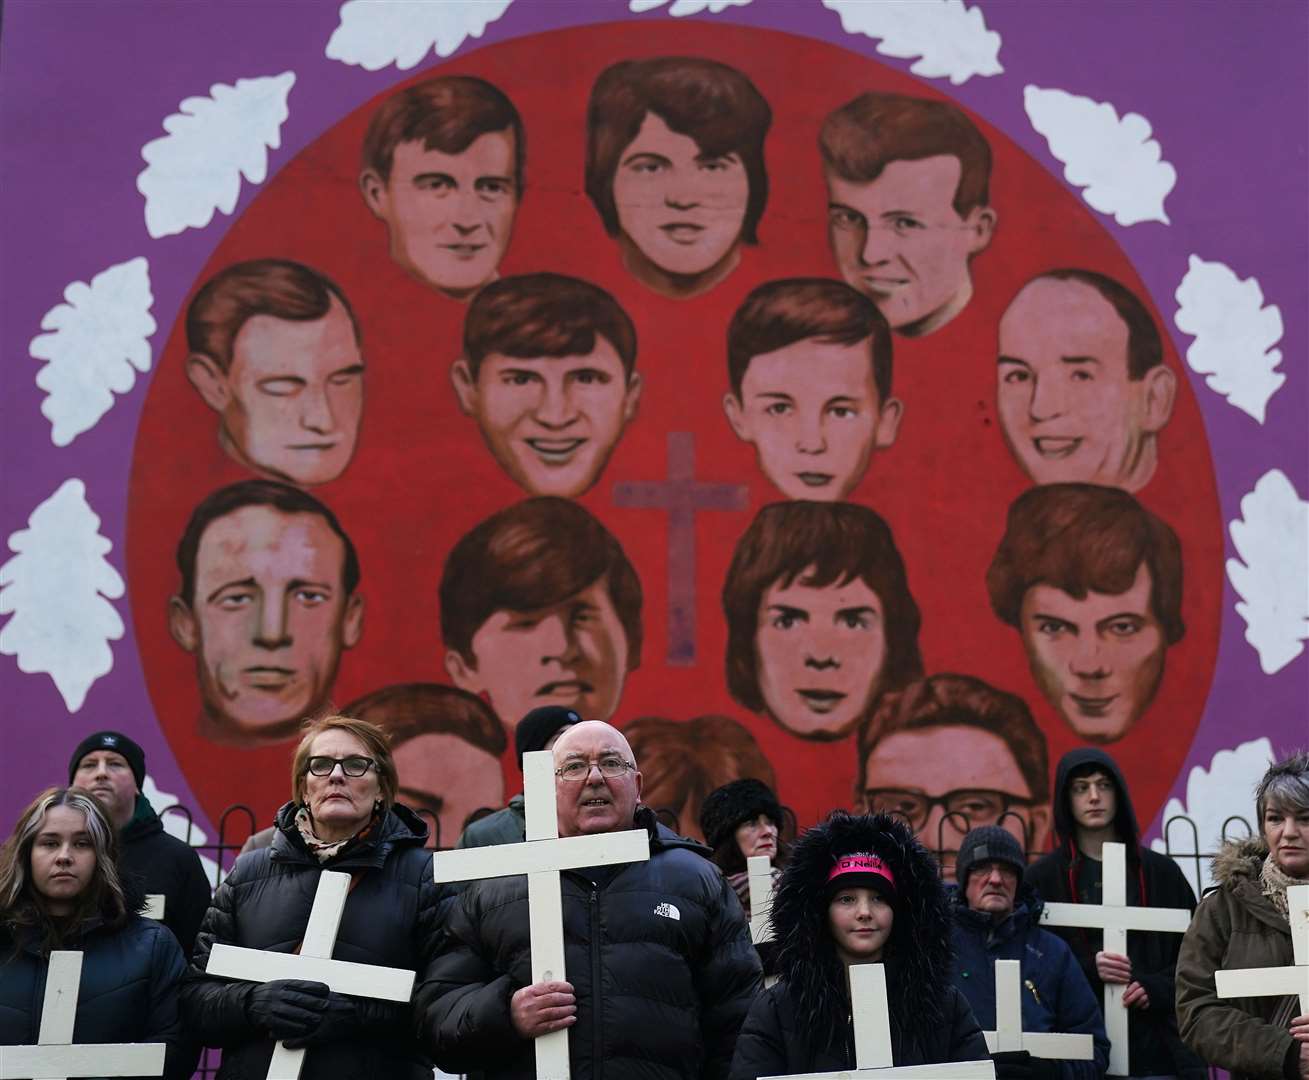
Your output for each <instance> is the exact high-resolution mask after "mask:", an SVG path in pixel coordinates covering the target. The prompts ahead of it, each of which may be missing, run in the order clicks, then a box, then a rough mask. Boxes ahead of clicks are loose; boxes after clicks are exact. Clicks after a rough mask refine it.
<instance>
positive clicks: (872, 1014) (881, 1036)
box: [760, 964, 995, 1080]
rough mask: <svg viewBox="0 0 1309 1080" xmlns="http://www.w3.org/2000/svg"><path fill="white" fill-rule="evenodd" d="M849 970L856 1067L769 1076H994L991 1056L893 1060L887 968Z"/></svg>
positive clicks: (855, 1079) (882, 1079)
mask: <svg viewBox="0 0 1309 1080" xmlns="http://www.w3.org/2000/svg"><path fill="white" fill-rule="evenodd" d="M849 970H850V1011H851V1012H852V1013H853V1014H854V1060H855V1067H854V1068H853V1069H842V1070H840V1071H839V1072H824V1073H796V1074H794V1075H791V1076H779V1077H775V1078H770V1080H900V1078H901V1077H905V1078H915V1080H916V1078H918V1077H939V1078H941V1080H973V1078H974V1077H992V1078H993V1077H994V1076H995V1064H994V1062H992V1061H991V1060H990V1059H989V1058H988V1059H987V1060H985V1061H943V1062H941V1063H940V1064H938V1065H899V1066H897V1065H895V1064H894V1063H893V1062H892V1060H891V1022H890V1019H889V1017H890V1013H889V1012H888V1011H887V1004H886V968H885V966H883V965H882V964H859V965H856V966H855V967H852V968H850V969H849ZM760 1080H762V1078H760Z"/></svg>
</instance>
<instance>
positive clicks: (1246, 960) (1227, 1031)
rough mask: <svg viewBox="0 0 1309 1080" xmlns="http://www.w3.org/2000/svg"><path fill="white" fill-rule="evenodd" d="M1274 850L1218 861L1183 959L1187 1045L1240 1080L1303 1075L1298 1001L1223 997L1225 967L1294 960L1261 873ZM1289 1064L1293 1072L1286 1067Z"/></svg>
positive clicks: (1180, 983) (1257, 843)
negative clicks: (1295, 1032) (1293, 1028)
mask: <svg viewBox="0 0 1309 1080" xmlns="http://www.w3.org/2000/svg"><path fill="white" fill-rule="evenodd" d="M1267 857H1268V848H1267V847H1265V846H1264V844H1263V842H1262V841H1261V840H1258V839H1248V840H1241V841H1236V842H1229V843H1226V844H1224V845H1223V847H1222V850H1221V851H1219V853H1218V855H1217V856H1216V857H1215V859H1214V864H1213V874H1214V878H1215V879H1216V880H1217V881H1218V888H1217V889H1215V890H1214V891H1213V892H1210V893H1209V894H1208V895H1206V896H1205V898H1204V899H1203V900H1201V901H1200V907H1199V909H1198V910H1197V911H1196V913H1195V918H1194V919H1193V920H1192V922H1191V928H1190V929H1189V930H1187V932H1186V936H1185V937H1184V938H1183V939H1182V953H1181V956H1179V957H1178V959H1177V1019H1178V1023H1179V1024H1180V1025H1181V1029H1182V1038H1183V1039H1185V1040H1186V1044H1187V1046H1189V1047H1190V1048H1191V1049H1192V1050H1194V1051H1195V1052H1196V1053H1198V1054H1199V1055H1200V1056H1201V1057H1202V1058H1204V1059H1205V1060H1206V1061H1207V1062H1209V1064H1211V1065H1217V1066H1218V1067H1219V1068H1223V1069H1227V1070H1228V1071H1230V1072H1231V1074H1232V1077H1233V1080H1242V1078H1251V1080H1253V1078H1256V1077H1267V1078H1269V1080H1272V1078H1274V1077H1281V1076H1288V1077H1296V1076H1298V1075H1299V1073H1298V1071H1297V1067H1296V1062H1297V1061H1298V1060H1299V1044H1298V1043H1296V1042H1295V1041H1294V1040H1292V1038H1291V1035H1290V1033H1289V1032H1288V1031H1287V1025H1288V1024H1289V1023H1290V1021H1291V1018H1292V1017H1294V1016H1295V1015H1296V1014H1297V1013H1298V1012H1299V1011H1300V1010H1299V1002H1298V1001H1297V1000H1296V999H1295V998H1293V997H1282V998H1278V997H1257V998H1220V997H1219V996H1218V994H1217V992H1216V991H1215V989H1214V972H1215V971H1216V970H1218V969H1220V968H1223V969H1229V968H1250V967H1282V966H1284V965H1287V964H1293V963H1294V962H1295V960H1294V956H1293V954H1292V951H1291V928H1290V925H1289V923H1288V922H1287V921H1286V918H1285V917H1284V916H1283V915H1282V914H1281V913H1280V912H1278V910H1277V909H1276V908H1274V907H1273V905H1272V903H1271V902H1270V901H1269V900H1268V898H1267V897H1266V896H1264V894H1263V892H1262V890H1261V888H1260V884H1259V873H1260V871H1261V870H1262V869H1263V862H1264V859H1266V858H1267ZM1288 1063H1289V1067H1288Z"/></svg>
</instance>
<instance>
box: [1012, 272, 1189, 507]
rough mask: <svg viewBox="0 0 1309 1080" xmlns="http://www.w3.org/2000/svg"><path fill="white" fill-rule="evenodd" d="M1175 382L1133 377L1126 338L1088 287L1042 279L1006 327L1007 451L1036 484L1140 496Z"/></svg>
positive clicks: (1025, 293)
mask: <svg viewBox="0 0 1309 1080" xmlns="http://www.w3.org/2000/svg"><path fill="white" fill-rule="evenodd" d="M1175 391H1176V377H1175V376H1174V375H1173V373H1172V372H1171V371H1170V370H1169V369H1168V368H1167V367H1166V366H1164V365H1163V364H1159V365H1157V366H1155V367H1153V368H1151V369H1150V370H1149V371H1147V372H1146V373H1145V374H1144V376H1143V377H1142V378H1140V379H1133V378H1131V377H1130V376H1129V373H1128V328H1127V324H1126V323H1125V322H1124V321H1123V319H1122V317H1121V316H1120V315H1119V314H1118V312H1117V311H1115V310H1114V308H1113V305H1112V304H1110V303H1109V301H1108V300H1106V299H1105V298H1104V297H1103V296H1101V295H1100V293H1099V292H1098V291H1097V290H1096V289H1094V288H1092V287H1091V286H1090V285H1087V284H1085V283H1083V282H1080V281H1060V280H1057V279H1054V278H1038V279H1037V280H1036V281H1034V282H1032V283H1031V284H1030V285H1028V286H1027V287H1026V288H1024V289H1023V290H1022V292H1020V293H1019V294H1018V297H1017V298H1016V299H1015V300H1014V302H1013V303H1012V304H1010V305H1009V309H1008V310H1007V311H1006V312H1005V314H1004V317H1003V318H1002V319H1001V320H1000V359H999V364H998V367H997V384H996V405H997V409H998V411H999V414H1000V424H1001V427H1002V428H1003V430H1004V436H1005V441H1006V442H1007V443H1008V444H1009V449H1010V450H1012V451H1013V454H1014V457H1015V458H1017V460H1018V463H1019V465H1021V466H1022V468H1023V471H1024V472H1026V473H1027V475H1028V476H1030V477H1031V478H1032V480H1033V481H1034V482H1036V483H1038V484H1056V483H1064V482H1079V481H1080V482H1083V483H1089V484H1103V485H1105V486H1107V487H1119V488H1123V489H1125V490H1127V491H1137V490H1139V489H1140V488H1141V487H1143V486H1144V485H1145V483H1146V482H1147V481H1148V480H1149V479H1150V477H1151V476H1152V475H1153V473H1154V469H1155V463H1156V457H1157V448H1156V440H1157V435H1158V433H1159V431H1160V429H1162V428H1163V427H1164V425H1165V424H1167V423H1168V420H1169V417H1171V416H1172V411H1173V399H1174V396H1175Z"/></svg>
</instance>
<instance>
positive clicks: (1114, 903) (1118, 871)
mask: <svg viewBox="0 0 1309 1080" xmlns="http://www.w3.org/2000/svg"><path fill="white" fill-rule="evenodd" d="M1100 857H1101V860H1102V865H1101V868H1100V881H1101V901H1102V902H1101V903H1099V904H1057V903H1050V904H1046V905H1045V910H1044V911H1043V912H1042V913H1041V922H1042V924H1044V925H1047V926H1075V927H1081V928H1082V929H1085V930H1101V931H1103V932H1104V945H1103V946H1102V947H1103V949H1104V951H1105V952H1112V953H1118V954H1119V955H1121V956H1126V955H1127V931H1129V930H1142V931H1148V932H1153V933H1168V934H1184V933H1186V928H1187V927H1188V926H1190V925H1191V913H1190V912H1189V911H1187V910H1186V908H1156V907H1128V906H1127V848H1126V846H1125V845H1123V844H1112V843H1110V844H1105V845H1104V849H1103V850H1102V851H1101V853H1100ZM1126 990H1127V987H1126V986H1124V985H1123V984H1122V983H1108V982H1107V983H1105V984H1104V1026H1105V1033H1106V1034H1107V1035H1108V1036H1109V1073H1110V1075H1112V1076H1130V1075H1131V1072H1130V1070H1129V1068H1128V1065H1129V1062H1128V1060H1127V1014H1128V1006H1126V1005H1124V1004H1123V994H1124V993H1125V992H1126Z"/></svg>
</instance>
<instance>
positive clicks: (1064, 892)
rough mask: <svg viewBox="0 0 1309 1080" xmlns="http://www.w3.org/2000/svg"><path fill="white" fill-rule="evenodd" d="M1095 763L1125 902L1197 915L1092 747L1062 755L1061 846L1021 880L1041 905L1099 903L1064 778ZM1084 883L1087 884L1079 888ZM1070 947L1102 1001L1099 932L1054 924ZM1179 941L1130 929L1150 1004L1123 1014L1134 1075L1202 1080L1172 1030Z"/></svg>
mask: <svg viewBox="0 0 1309 1080" xmlns="http://www.w3.org/2000/svg"><path fill="white" fill-rule="evenodd" d="M1087 763H1093V764H1095V765H1096V766H1097V767H1098V768H1100V769H1102V770H1103V771H1104V772H1105V773H1107V774H1108V775H1110V776H1112V777H1113V779H1114V782H1115V784H1116V786H1117V789H1118V790H1117V793H1116V803H1115V805H1116V810H1115V813H1114V826H1115V829H1116V831H1117V834H1118V839H1119V840H1120V841H1121V842H1122V843H1123V844H1125V845H1126V847H1127V903H1128V904H1130V905H1132V906H1139V907H1162V908H1185V909H1186V910H1188V911H1194V910H1195V893H1194V892H1193V891H1192V889H1191V885H1190V883H1189V882H1188V881H1187V880H1186V877H1185V875H1184V874H1183V873H1182V871H1181V870H1180V869H1179V868H1178V866H1177V864H1176V863H1175V862H1173V860H1172V859H1170V858H1168V857H1167V856H1166V855H1160V854H1158V853H1157V852H1154V851H1150V850H1148V849H1146V848H1143V847H1141V845H1140V842H1139V841H1140V828H1139V826H1138V825H1137V823H1136V812H1135V811H1134V810H1133V808H1132V799H1131V795H1130V794H1129V792H1128V790H1127V782H1126V780H1125V779H1124V778H1123V774H1122V772H1121V771H1120V770H1119V768H1118V766H1117V764H1116V763H1115V762H1114V760H1113V758H1111V757H1109V755H1108V754H1106V753H1104V752H1103V751H1101V750H1094V749H1090V748H1086V749H1082V750H1074V751H1071V752H1070V753H1067V754H1065V755H1064V756H1063V758H1062V759H1061V760H1060V762H1059V768H1058V770H1057V772H1056V775H1055V795H1054V825H1055V835H1056V837H1057V838H1058V842H1059V846H1058V847H1057V848H1056V849H1055V850H1054V851H1052V852H1051V853H1050V854H1048V855H1045V856H1043V857H1042V858H1041V859H1039V860H1037V861H1036V862H1035V863H1033V864H1032V865H1031V866H1029V867H1028V868H1027V873H1026V875H1025V877H1024V881H1025V882H1026V883H1027V884H1029V885H1031V886H1032V887H1033V888H1034V889H1035V890H1036V892H1037V894H1038V895H1039V896H1040V897H1041V899H1042V900H1045V901H1049V902H1058V903H1073V904H1075V903H1079V902H1090V903H1099V902H1100V900H1101V879H1100V871H1101V864H1100V863H1099V862H1097V861H1096V860H1094V859H1087V858H1086V857H1085V856H1083V855H1082V853H1081V852H1080V851H1079V850H1078V847H1077V824H1076V822H1075V821H1074V820H1073V812H1072V807H1071V804H1070V803H1069V799H1068V775H1069V773H1070V772H1072V770H1073V769H1075V768H1077V767H1078V766H1080V765H1084V764H1087ZM1088 872H1089V875H1090V889H1089V892H1083V894H1082V895H1080V896H1079V895H1078V889H1077V883H1078V879H1079V876H1083V877H1085V876H1086V875H1087V874H1088ZM1084 884H1085V883H1084ZM1050 930H1052V931H1053V932H1054V933H1056V934H1058V935H1059V936H1060V937H1061V938H1063V939H1064V940H1065V941H1066V942H1068V944H1069V945H1070V946H1071V947H1072V950H1073V955H1074V956H1076V957H1077V961H1078V963H1079V964H1080V965H1081V968H1082V972H1083V974H1085V975H1086V981H1087V982H1088V983H1090V986H1091V989H1092V991H1093V992H1094V993H1095V997H1096V1000H1097V1001H1099V1002H1101V1007H1102V1008H1103V1002H1104V983H1102V982H1101V981H1100V975H1099V973H1098V972H1097V971H1096V967H1095V954H1096V953H1097V952H1099V951H1100V950H1101V949H1102V948H1103V947H1104V935H1103V934H1102V933H1101V931H1099V930H1086V929H1080V928H1076V927H1063V926H1051V927H1050ZM1181 945H1182V935H1181V934H1174V933H1168V932H1164V931H1150V932H1146V931H1136V930H1132V931H1128V934H1127V956H1128V959H1130V960H1131V962H1132V978H1133V979H1135V980H1136V981H1137V982H1139V983H1140V984H1141V986H1142V987H1144V989H1145V992H1146V994H1147V995H1148V997H1149V999H1150V1004H1149V1005H1148V1006H1147V1007H1145V1008H1133V1009H1129V1010H1128V1013H1127V1017H1128V1021H1127V1035H1128V1059H1129V1062H1130V1065H1131V1070H1132V1075H1133V1076H1154V1075H1173V1074H1176V1075H1178V1076H1182V1077H1185V1078H1188V1080H1206V1077H1207V1072H1206V1069H1205V1066H1204V1063H1203V1062H1202V1061H1201V1060H1200V1059H1199V1058H1197V1057H1196V1056H1195V1055H1194V1054H1193V1053H1192V1052H1191V1051H1190V1050H1188V1049H1187V1048H1186V1046H1185V1045H1183V1043H1182V1040H1181V1037H1180V1035H1179V1034H1178V1031H1177V1016H1176V1007H1175V999H1174V991H1173V984H1174V972H1175V968H1176V966H1177V952H1178V950H1179V949H1180V948H1181Z"/></svg>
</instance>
